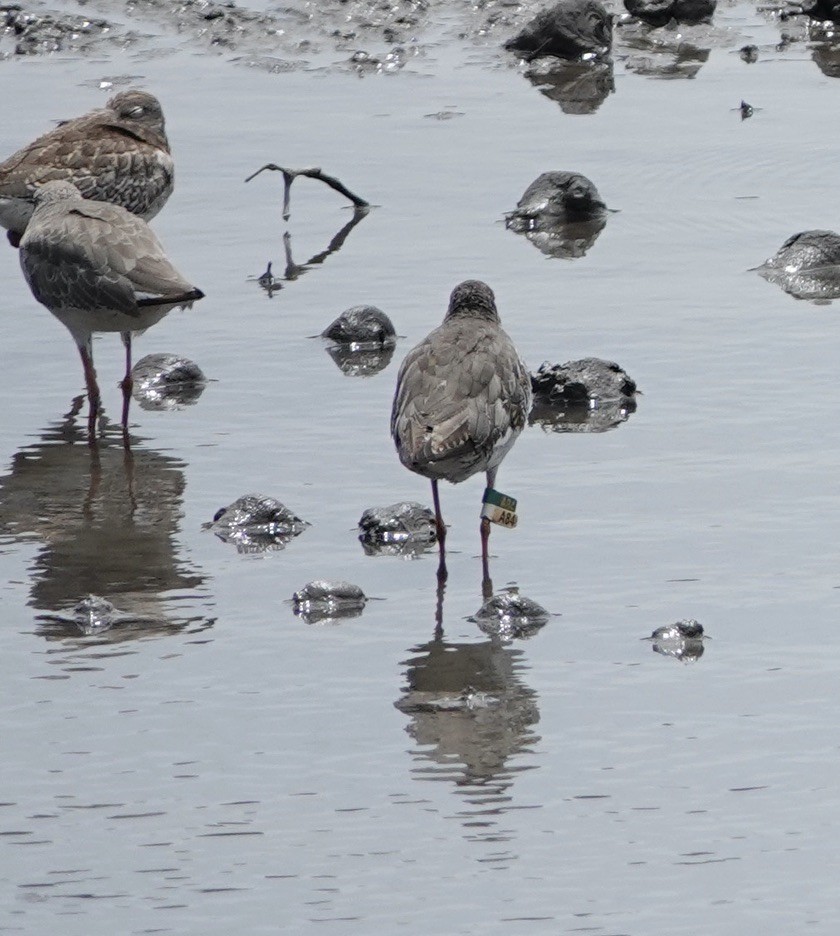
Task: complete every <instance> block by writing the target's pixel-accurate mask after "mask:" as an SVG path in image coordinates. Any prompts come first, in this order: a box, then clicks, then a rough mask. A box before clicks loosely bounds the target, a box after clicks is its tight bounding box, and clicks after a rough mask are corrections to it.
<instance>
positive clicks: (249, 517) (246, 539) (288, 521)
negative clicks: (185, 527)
mask: <svg viewBox="0 0 840 936" xmlns="http://www.w3.org/2000/svg"><path fill="white" fill-rule="evenodd" d="M308 526H309V524H308V523H307V522H306V521H305V520H301V519H300V517H298V516H297V515H296V514H294V513H292V511H291V510H289V508H288V507H286V505H285V504H282V503H281V502H280V501H278V500H276V499H275V498H273V497H264V496H262V495H260V494H245V495H244V496H242V497H239V498H237V499H236V500H235V501H233V503H231V504H229V505H228V506H227V507H222V508H221V509H220V510H218V511H217V512H216V515H215V516H214V517H213V520H212V521H211V522H210V523H206V524H204V527H203V528H204V529H205V530H211V531H212V532H213V533H214V534H215V535H216V536H218V537H219V539H220V540H222V542H224V543H233V544H234V545H235V546H236V551H237V552H241V553H257V552H265V551H267V550H270V549H283V548H284V547H285V546H286V544H287V543H289V542H291V541H292V540H293V539H294V538H295V537H296V536H299V535H300V534H301V533H302V532H303V531H304V530H305V529H306V527H308Z"/></svg>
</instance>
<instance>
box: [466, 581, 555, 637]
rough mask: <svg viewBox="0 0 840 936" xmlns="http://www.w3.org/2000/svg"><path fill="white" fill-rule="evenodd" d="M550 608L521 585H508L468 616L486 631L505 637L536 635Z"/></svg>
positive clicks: (545, 621)
mask: <svg viewBox="0 0 840 936" xmlns="http://www.w3.org/2000/svg"><path fill="white" fill-rule="evenodd" d="M550 617H551V615H550V614H549V612H548V611H546V609H545V608H543V607H542V605H539V604H537V602H536V601H532V600H531V599H530V598H526V597H525V596H524V595H520V594H519V589H518V588H507V589H505V590H504V591H500V592H499V593H498V594H496V595H493V597H492V598H488V599H487V601H485V602H484V604H483V605H482V606H481V608H480V609H479V610H478V611H477V612H476V613H475V614H474V615H473V616H472V617H470V618H468V619H467V620H470V621H473V622H475V623H476V624H478V627H479V629H480V630H482V631H483V632H484V633H485V634H490V635H491V636H493V637H498V638H500V639H501V640H514V639H516V638H524V637H532V636H533V635H534V634H536V632H537V631H538V630H539V629H540V628H541V627H544V626H545V625H546V624H547V623H548V619H549V618H550Z"/></svg>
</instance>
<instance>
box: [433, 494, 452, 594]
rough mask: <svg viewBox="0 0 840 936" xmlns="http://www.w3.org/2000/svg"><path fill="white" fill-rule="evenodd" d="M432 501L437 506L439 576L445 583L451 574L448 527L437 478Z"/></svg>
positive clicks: (436, 528)
mask: <svg viewBox="0 0 840 936" xmlns="http://www.w3.org/2000/svg"><path fill="white" fill-rule="evenodd" d="M432 501H433V502H434V505H435V531H436V533H437V541H438V550H439V551H440V562H439V563H438V571H437V576H438V582H440V583H443V582H445V581H446V578H447V576H448V574H449V573H448V572H447V570H446V525H445V524H444V522H443V516H442V515H441V512H440V495H439V494H438V483H437V479H436V478H433V479H432Z"/></svg>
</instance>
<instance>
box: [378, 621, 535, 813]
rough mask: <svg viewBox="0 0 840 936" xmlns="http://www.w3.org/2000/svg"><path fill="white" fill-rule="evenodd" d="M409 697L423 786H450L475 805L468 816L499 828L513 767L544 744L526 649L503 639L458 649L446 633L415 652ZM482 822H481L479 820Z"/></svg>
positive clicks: (405, 708) (403, 702) (404, 707)
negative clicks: (526, 671)
mask: <svg viewBox="0 0 840 936" xmlns="http://www.w3.org/2000/svg"><path fill="white" fill-rule="evenodd" d="M411 654H412V655H411V657H410V658H409V659H408V660H406V661H405V665H406V667H407V669H406V686H405V688H404V690H403V691H404V695H403V696H402V698H401V699H399V700H398V701H397V702H396V703H395V705H396V707H397V708H398V709H399V710H400V711H401V712H403V713H405V714H406V715H408V716H409V717H410V719H411V720H410V722H409V724H408V726H407V727H406V731H408V733H409V735H411V737H412V738H413V739H414V741H415V742H416V744H417V745H418V747H417V749H416V750H415V751H414V752H413V757H414V760H415V767H414V769H413V771H412V773H413V775H414V777H415V779H418V780H448V781H451V782H453V783H454V784H455V786H456V787H457V788H458V789H459V792H461V793H462V795H464V797H465V799H466V800H467V803H468V806H469V808H468V810H467V811H466V812H464V813H461V818H462V819H463V820H464V821H468V822H469V824H470V826H471V827H475V826H476V825H479V824H482V825H487V826H492V825H494V823H495V822H496V821H497V819H495V818H494V816H497V815H498V814H499V813H500V812H501V811H502V810H503V809H504V807H505V806H506V805H507V803H508V799H509V795H508V794H507V791H508V789H509V788H510V786H511V785H512V783H513V780H514V778H515V775H516V774H517V773H520V772H522V771H524V770H528V769H530V767H531V765H528V764H523V763H517V764H515V765H514V764H511V763H509V762H510V761H511V759H512V758H515V757H517V756H521V755H522V754H524V753H527V752H528V751H529V750H530V749H531V748H532V747H533V745H534V744H536V743H537V742H538V741H539V736H538V735H536V734H535V733H534V732H533V730H532V726H533V725H535V724H536V723H537V722H538V721H539V710H538V708H537V696H536V693H535V692H534V691H533V690H532V689H530V688H529V687H528V686H526V685H524V684H523V682H522V679H521V675H520V674H521V670H522V664H521V657H522V651H521V650H514V649H511V647H510V646H509V645H506V644H503V643H501V642H500V641H498V640H490V641H486V642H484V643H451V642H449V641H446V640H444V639H443V636H442V635H440V636H438V637H436V638H435V639H434V640H431V641H429V642H428V643H425V644H421V645H420V646H418V647H414V648H412V650H411ZM479 816H481V819H478V817H479Z"/></svg>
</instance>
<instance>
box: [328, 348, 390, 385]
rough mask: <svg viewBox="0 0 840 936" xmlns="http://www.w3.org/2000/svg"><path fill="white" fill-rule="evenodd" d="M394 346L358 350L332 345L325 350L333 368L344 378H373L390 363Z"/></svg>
mask: <svg viewBox="0 0 840 936" xmlns="http://www.w3.org/2000/svg"><path fill="white" fill-rule="evenodd" d="M395 349H396V345H393V344H386V345H377V346H376V347H374V348H360V347H356V346H354V345H333V346H332V347H329V348H327V349H326V351H327V354H329V356H330V357H331V358H332V359H333V362H334V363H335V366H336V367H337V368H338V369H339V370H340V371H341V372H342V374H344V376H345V377H373V375H374V374H378V373H379V372H380V371H383V370H385V368H386V367H387V366H388V365H389V364H390V363H391V360H392V358H393V357H394V351H395Z"/></svg>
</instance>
